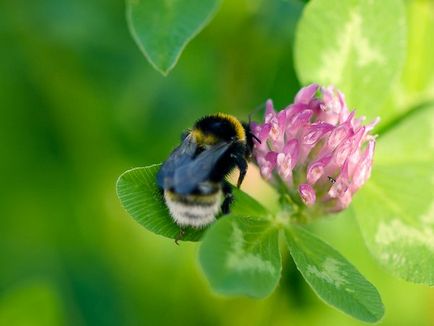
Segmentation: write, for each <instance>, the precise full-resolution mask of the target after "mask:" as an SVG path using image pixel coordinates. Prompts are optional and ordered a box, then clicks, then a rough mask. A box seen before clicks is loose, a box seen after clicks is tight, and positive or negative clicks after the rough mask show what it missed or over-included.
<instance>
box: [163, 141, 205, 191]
mask: <svg viewBox="0 0 434 326" xmlns="http://www.w3.org/2000/svg"><path fill="white" fill-rule="evenodd" d="M196 148H197V146H196V144H195V143H193V142H192V141H191V139H190V137H186V138H185V139H184V141H183V142H182V143H181V145H179V146H178V147H177V148H175V149H174V150H173V151H172V153H170V155H169V158H168V159H167V160H166V161H165V162H164V163H163V165H162V166H161V168H160V170H159V171H158V173H157V184H158V186H160V188H163V189H171V188H174V187H175V172H176V171H177V169H179V168H180V167H181V166H184V165H188V164H190V163H191V162H192V161H193V157H194V153H195V152H196Z"/></svg>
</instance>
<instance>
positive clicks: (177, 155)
mask: <svg viewBox="0 0 434 326" xmlns="http://www.w3.org/2000/svg"><path fill="white" fill-rule="evenodd" d="M254 138H255V139H257V138H256V137H255V136H254V135H253V134H252V133H251V131H250V127H249V124H247V123H241V122H240V121H239V120H238V119H237V118H235V117H234V116H232V115H228V114H224V113H217V114H214V115H209V116H205V117H203V118H201V119H199V120H198V121H197V122H196V123H195V124H194V126H193V128H192V129H191V130H188V131H187V132H185V133H184V134H183V135H182V136H181V144H180V145H179V146H178V147H177V148H175V149H174V150H173V151H172V153H171V154H170V156H169V158H168V159H167V160H166V161H165V162H164V163H163V165H162V166H161V168H160V170H159V171H158V173H157V184H158V186H159V187H160V188H161V189H162V191H163V192H164V199H165V202H166V205H167V207H168V209H169V212H170V214H171V216H172V218H173V220H174V221H175V223H176V224H178V225H179V226H180V228H181V233H182V230H183V229H184V228H185V227H193V228H203V227H205V226H207V225H209V224H211V223H212V222H214V221H215V220H216V217H218V216H221V215H225V214H228V213H229V211H230V206H231V204H232V202H233V195H232V187H231V185H230V184H229V182H228V181H227V180H226V177H227V176H228V174H229V173H230V172H232V171H233V170H234V169H235V168H238V169H239V171H240V174H239V177H238V182H237V187H240V186H241V183H242V182H243V179H244V176H245V175H246V172H247V161H248V160H249V159H250V157H251V154H252V148H253V139H254Z"/></svg>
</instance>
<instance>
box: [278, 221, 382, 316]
mask: <svg viewBox="0 0 434 326" xmlns="http://www.w3.org/2000/svg"><path fill="white" fill-rule="evenodd" d="M286 240H287V243H288V246H289V250H290V252H291V255H292V258H293V259H294V261H295V264H296V265H297V268H298V269H299V271H300V272H301V274H302V275H303V277H304V278H305V279H306V281H307V283H309V285H310V286H311V287H312V289H313V290H314V291H315V293H316V294H317V295H318V296H319V297H320V298H321V299H323V300H324V301H325V302H326V303H328V304H330V305H332V306H334V307H336V308H337V309H339V310H342V311H343V312H345V313H347V314H349V315H351V316H352V317H354V318H357V319H360V320H363V321H366V322H377V321H379V320H380V319H381V318H382V317H383V315H384V307H383V303H382V302H381V297H380V295H379V294H378V291H377V289H376V288H375V287H374V286H373V285H372V284H371V283H369V282H368V281H367V280H366V279H365V278H364V277H363V275H361V274H360V272H359V271H358V270H357V269H356V268H355V267H354V266H353V265H351V263H349V262H348V261H347V260H346V259H345V258H344V257H343V256H342V255H341V254H340V253H339V252H337V251H336V250H335V249H334V248H332V247H331V246H330V245H328V244H327V243H325V242H323V241H322V240H320V239H319V238H317V237H316V236H314V235H313V234H311V233H310V232H308V231H306V230H305V229H303V228H301V227H298V226H291V227H288V228H287V230H286Z"/></svg>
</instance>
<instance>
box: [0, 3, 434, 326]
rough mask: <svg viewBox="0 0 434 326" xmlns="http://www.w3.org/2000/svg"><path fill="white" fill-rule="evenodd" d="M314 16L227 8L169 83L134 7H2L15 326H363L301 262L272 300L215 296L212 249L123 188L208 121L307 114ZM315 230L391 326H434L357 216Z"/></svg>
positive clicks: (421, 89) (416, 62)
mask: <svg viewBox="0 0 434 326" xmlns="http://www.w3.org/2000/svg"><path fill="white" fill-rule="evenodd" d="M303 4H304V2H303V1H298V0H287V1H282V0H270V1H261V0H238V1H225V2H224V4H223V6H222V8H221V10H220V11H219V13H218V14H217V16H216V17H215V19H214V20H213V21H212V22H211V24H210V25H209V26H208V27H207V28H206V29H205V30H204V31H203V32H202V33H201V34H199V36H198V37H197V38H196V39H194V40H193V42H192V43H191V44H190V45H188V47H187V49H186V51H185V52H184V53H183V55H182V56H181V59H180V61H179V63H178V65H177V66H176V67H175V69H174V70H173V72H172V73H171V74H170V75H169V76H168V77H166V78H164V77H162V76H160V74H159V73H158V72H156V71H154V70H153V69H152V68H151V66H150V65H149V64H148V62H147V61H146V60H145V58H144V57H143V56H142V54H141V53H140V51H139V50H138V48H137V47H136V45H135V44H134V42H133V40H132V38H131V36H130V35H129V33H128V30H127V25H126V21H125V15H124V11H125V8H124V3H123V1H122V0H117V1H114V0H111V1H109V0H105V1H102V0H93V1H88V0H40V1H24V0H15V1H13V0H10V1H2V2H1V4H0V39H1V44H2V46H1V49H0V105H1V111H0V112H1V118H0V151H1V159H0V171H1V183H2V184H1V188H0V325H170V324H176V325H244V324H245V325H300V324H303V325H305V324H308V325H359V324H362V323H360V322H358V321H355V320H353V319H351V318H350V317H347V316H345V315H343V314H342V313H340V312H337V311H335V310H334V309H332V308H330V307H328V306H326V305H325V304H323V303H322V302H321V301H320V300H319V299H318V298H317V297H316V296H315V295H314V294H313V293H312V292H311V290H310V289H309V287H308V286H307V284H306V283H305V282H304V281H303V280H302V279H301V277H300V275H299V274H298V273H297V272H296V270H295V268H294V266H293V265H292V263H291V262H290V261H289V257H283V260H284V269H283V272H282V275H283V277H282V279H281V282H280V285H279V287H278V288H277V290H276V291H275V292H274V293H273V294H272V295H271V296H270V297H269V298H267V299H265V300H253V299H249V298H225V297H220V296H217V295H215V294H213V293H212V292H211V290H210V288H209V286H208V284H207V282H206V280H205V278H204V276H203V275H202V273H201V271H200V269H199V266H198V263H197V261H196V256H197V249H198V245H197V244H192V243H183V244H182V245H181V246H179V247H178V246H176V245H174V243H173V241H169V240H168V239H165V238H162V237H159V236H156V235H154V234H151V233H150V232H148V231H146V230H145V229H144V228H142V227H141V226H139V225H138V224H137V223H136V222H134V221H133V219H132V218H130V217H129V216H127V214H126V213H125V212H124V211H123V209H122V208H121V207H120V203H119V201H118V199H117V198H116V194H115V181H116V178H117V177H118V175H120V174H121V173H122V172H123V171H124V170H126V169H128V168H131V167H135V166H144V165H148V164H152V163H155V162H161V161H162V160H164V159H165V158H166V156H167V155H168V153H169V152H170V150H171V149H172V148H173V146H175V144H176V143H177V142H178V139H179V134H180V132H181V131H182V130H183V129H184V128H187V127H189V126H190V125H191V124H192V123H193V122H194V120H195V119H196V118H198V117H200V116H202V115H204V114H207V113H212V112H216V111H225V112H230V113H233V114H235V115H237V116H239V117H240V118H244V119H246V118H247V116H248V114H249V113H250V112H251V111H252V110H253V109H254V108H255V107H257V106H258V104H261V103H263V102H264V101H265V99H267V98H270V97H271V98H273V99H274V101H275V103H276V105H277V107H281V106H283V105H285V104H287V103H289V102H290V101H291V100H292V98H293V96H294V94H295V93H296V91H297V89H298V87H299V86H300V85H299V84H298V82H297V79H296V76H295V73H294V69H293V60H292V51H293V48H292V44H293V39H294V28H295V25H296V22H297V20H298V18H299V15H300V13H301V10H302V8H303ZM407 9H408V17H409V43H410V44H412V45H415V46H416V49H415V48H414V47H413V48H412V50H411V51H409V55H408V58H407V66H406V70H405V74H404V75H407V76H410V77H411V78H407V79H406V80H405V81H404V82H403V84H404V86H405V87H406V89H408V99H410V100H409V101H410V102H411V101H414V102H415V103H417V102H418V101H422V100H424V99H426V98H427V97H428V95H427V94H431V93H430V92H432V89H433V88H434V87H432V85H434V83H431V84H429V83H428V82H421V81H420V80H419V79H418V78H416V77H412V76H414V74H413V71H412V70H411V69H413V68H414V69H416V68H418V67H420V61H421V60H428V62H427V63H426V64H432V61H429V60H433V59H432V57H430V56H427V55H426V52H427V51H425V52H423V53H422V54H421V51H419V50H417V46H424V47H425V50H426V48H427V47H428V48H429V49H428V50H429V51H428V53H432V46H431V44H430V42H431V43H432V33H430V32H427V31H429V28H431V30H432V28H433V21H434V18H433V16H434V6H433V3H432V1H428V0H426V1H422V0H419V1H418V0H415V1H407ZM427 26H428V27H427ZM427 28H428V29H427ZM424 56H425V58H424ZM428 84H429V85H431V88H430V87H427V85H428ZM391 102H393V101H391ZM389 105H392V104H389ZM259 182H261V181H260V180H259V178H258V175H257V172H256V171H253V169H251V173H250V176H249V180H248V182H247V183H246V188H245V190H246V191H247V192H250V193H253V194H254V195H255V196H256V197H259V199H260V200H262V201H263V202H265V203H266V204H270V205H272V200H273V197H272V195H270V191H269V189H268V188H266V187H265V186H264V185H263V184H262V183H260V184H258V183H259ZM263 187H264V189H266V190H262V189H263ZM315 228H316V230H317V231H318V233H319V234H321V235H322V236H323V238H325V239H326V240H328V241H329V242H331V243H332V244H334V245H335V246H336V247H337V248H338V249H339V250H340V251H341V252H342V253H343V254H344V255H345V256H346V257H347V258H348V259H349V260H350V261H351V262H353V263H354V264H355V265H356V266H357V267H358V268H359V269H360V271H361V272H362V273H363V274H365V275H366V277H367V278H368V279H369V280H370V281H371V282H373V283H374V284H375V285H376V286H377V287H378V289H379V291H380V293H381V294H382V297H383V300H384V303H385V306H386V317H385V319H384V320H383V321H382V324H384V325H434V309H433V307H434V290H433V289H430V288H428V287H424V286H418V285H413V284H409V283H405V282H403V281H400V280H397V279H395V278H393V277H392V276H389V275H388V274H387V273H386V272H384V271H383V270H381V269H380V268H379V267H378V266H377V264H376V263H375V262H374V261H373V259H372V258H371V257H370V255H369V253H368V251H367V249H366V248H365V246H364V244H363V241H362V239H361V235H360V233H359V231H358V228H357V225H356V222H355V220H354V218H353V217H352V216H351V214H347V216H342V217H337V218H333V219H328V220H324V221H322V222H320V223H319V224H318V225H316V226H315Z"/></svg>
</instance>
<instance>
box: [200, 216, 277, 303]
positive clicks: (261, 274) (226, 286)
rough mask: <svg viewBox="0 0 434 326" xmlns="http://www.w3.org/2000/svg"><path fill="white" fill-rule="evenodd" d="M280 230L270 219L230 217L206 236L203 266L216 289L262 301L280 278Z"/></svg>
mask: <svg viewBox="0 0 434 326" xmlns="http://www.w3.org/2000/svg"><path fill="white" fill-rule="evenodd" d="M277 240H278V230H277V229H276V228H275V227H274V226H273V224H272V223H271V221H269V220H265V219H263V220H260V219H249V218H244V217H238V216H234V215H228V216H225V217H223V218H222V219H220V220H219V221H217V223H215V224H214V225H212V226H211V228H210V229H209V230H208V231H207V233H206V234H205V237H204V239H203V243H202V245H201V247H200V251H199V261H200V264H201V266H202V268H203V270H204V272H205V274H206V276H207V278H208V280H209V282H210V283H211V286H212V288H213V289H214V290H215V291H217V292H220V293H223V294H230V295H248V296H252V297H257V298H262V297H265V296H267V295H268V294H270V293H271V292H272V291H273V289H274V288H275V287H276V284H277V282H278V281H279V278H280V270H281V261H280V254H279V246H278V241H277Z"/></svg>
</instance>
